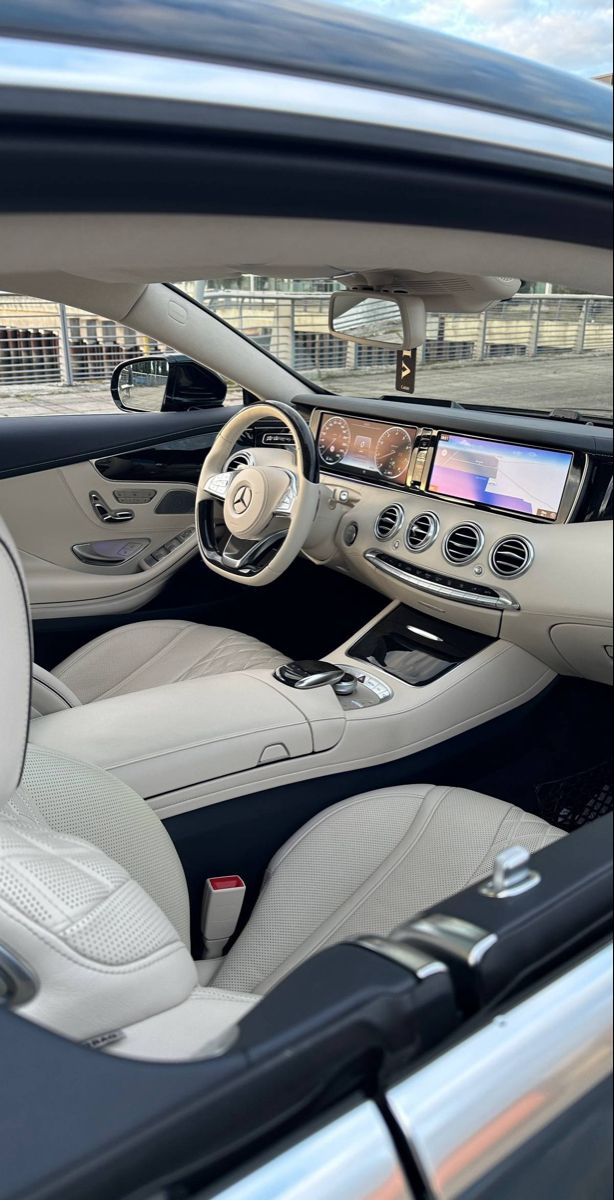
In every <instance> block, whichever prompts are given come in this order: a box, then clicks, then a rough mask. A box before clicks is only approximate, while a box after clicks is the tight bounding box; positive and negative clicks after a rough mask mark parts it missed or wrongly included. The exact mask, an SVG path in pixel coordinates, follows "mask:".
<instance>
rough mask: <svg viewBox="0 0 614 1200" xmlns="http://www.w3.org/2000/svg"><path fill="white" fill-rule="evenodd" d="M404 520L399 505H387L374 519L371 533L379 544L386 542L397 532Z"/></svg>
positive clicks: (403, 514)
mask: <svg viewBox="0 0 614 1200" xmlns="http://www.w3.org/2000/svg"><path fill="white" fill-rule="evenodd" d="M404 519H405V512H404V510H403V509H402V508H401V505H400V504H389V505H388V506H387V507H386V508H383V509H382V511H381V513H379V515H378V516H377V517H376V518H375V524H374V526H373V532H374V534H375V536H376V538H377V540H378V541H379V542H386V541H387V540H388V538H391V537H394V535H395V533H398V532H399V529H400V528H401V525H402V524H403V521H404Z"/></svg>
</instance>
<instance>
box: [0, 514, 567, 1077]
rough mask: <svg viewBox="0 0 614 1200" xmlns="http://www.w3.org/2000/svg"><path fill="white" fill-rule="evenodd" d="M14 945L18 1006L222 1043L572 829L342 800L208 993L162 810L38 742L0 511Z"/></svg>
mask: <svg viewBox="0 0 614 1200" xmlns="http://www.w3.org/2000/svg"><path fill="white" fill-rule="evenodd" d="M0 607H1V609H2V613H3V620H2V622H0V663H2V668H3V669H2V672H1V674H0V951H1V949H2V946H4V947H6V948H7V949H9V950H10V952H11V953H12V954H13V955H17V956H18V957H19V958H20V959H21V960H22V961H23V962H24V963H25V964H28V965H29V967H30V968H31V970H32V971H33V973H34V976H35V978H36V979H37V981H38V984H37V987H36V989H35V991H34V994H33V995H31V996H30V997H28V998H26V999H24V1000H23V1002H22V1003H21V1004H20V1005H19V1007H18V1008H17V1010H16V1011H17V1012H18V1013H19V1015H20V1016H21V1017H24V1018H29V1019H30V1020H33V1021H36V1022H38V1023H40V1024H41V1025H45V1026H47V1027H49V1028H51V1029H54V1030H56V1031H58V1032H60V1033H62V1034H64V1035H66V1036H67V1037H70V1038H73V1039H78V1040H91V1039H95V1040H97V1041H99V1040H100V1039H102V1040H103V1042H104V1044H105V1048H106V1052H107V1053H110V1054H124V1055H128V1056H133V1057H136V1058H155V1059H182V1058H189V1057H194V1056H198V1055H203V1054H207V1053H208V1052H209V1051H210V1049H211V1046H212V1042H214V1041H215V1039H217V1038H219V1037H220V1036H223V1035H225V1034H226V1033H227V1032H228V1030H229V1029H231V1028H232V1027H233V1026H234V1025H235V1024H236V1023H237V1021H239V1020H240V1019H241V1017H242V1016H244V1015H245V1013H246V1012H248V1011H249V1009H250V1008H252V1007H253V1005H254V1004H256V1003H257V1002H258V1000H259V998H260V996H261V995H262V994H263V993H264V992H266V991H268V990H270V989H271V988H272V987H274V986H275V984H276V983H277V982H278V980H279V979H281V978H282V977H283V976H284V975H285V974H287V973H288V972H289V971H290V970H292V969H293V967H295V966H296V965H297V964H298V963H299V962H301V961H303V960H304V959H305V958H307V957H308V956H309V955H312V954H314V953H315V952H316V951H317V950H319V949H320V948H321V947H323V946H326V945H330V944H332V943H334V942H338V941H341V940H344V939H348V938H352V937H354V936H356V935H357V934H365V933H377V934H384V935H385V934H387V933H388V932H390V931H391V930H392V929H393V928H394V926H395V925H397V924H398V923H399V922H400V921H401V920H404V919H407V918H408V917H410V916H412V915H413V914H415V912H416V911H417V910H419V909H420V908H422V907H424V906H426V905H431V904H434V903H436V902H438V901H440V900H441V899H443V898H444V897H446V896H447V895H449V894H451V893H452V892H454V891H456V890H457V889H459V888H462V887H465V886H466V885H467V884H469V883H471V882H472V881H474V880H478V879H481V878H483V877H485V876H486V875H488V874H489V873H490V871H491V868H492V864H493V860H494V857H495V855H496V853H497V852H498V851H499V850H500V849H502V848H503V847H504V846H506V845H509V844H511V843H517V842H519V841H520V842H521V843H522V844H524V845H525V846H527V847H528V848H529V849H530V850H538V849H540V848H541V847H542V846H545V845H547V844H548V843H549V842H551V841H553V840H554V839H556V838H557V837H560V836H562V835H561V834H560V832H559V831H557V830H554V829H552V828H550V826H548V825H546V824H545V823H544V822H543V821H540V820H539V819H538V818H536V817H534V816H531V815H529V814H526V813H524V812H522V811H521V810H519V809H517V808H514V807H513V806H512V805H509V804H503V803H501V802H500V801H498V800H494V799H492V798H491V797H488V796H481V795H479V794H477V793H475V792H470V791H466V790H464V789H459V788H453V787H434V786H431V785H419V786H415V785H414V786H408V787H399V788H394V789H385V790H382V791H375V792H369V793H367V794H365V795H362V796H356V797H352V798H351V799H349V800H344V801H342V802H341V803H340V804H337V805H335V806H334V807H332V808H329V809H327V810H325V811H324V812H322V813H320V814H319V815H318V816H317V817H315V818H314V819H313V820H312V821H311V822H310V823H309V824H307V825H305V826H304V827H303V828H302V829H300V830H299V831H298V833H296V834H295V835H294V837H293V838H291V839H290V841H289V842H287V843H286V845H285V846H283V847H282V848H281V850H280V851H279V852H278V853H277V855H276V856H275V858H274V859H273V861H272V862H271V864H270V866H269V870H268V873H267V878H266V881H265V884H264V887H263V889H262V893H261V895H260V898H259V900H258V902H257V904H256V908H255V911H254V913H253V915H252V917H251V919H250V921H249V923H248V925H247V927H246V929H245V930H244V932H243V934H242V936H241V937H240V938H239V939H238V941H237V942H236V944H235V946H234V947H233V948H232V950H231V951H230V953H229V954H228V955H227V956H226V957H225V958H223V959H221V960H220V963H219V967H218V970H217V973H216V974H215V975H214V976H213V977H212V978H211V979H209V980H208V985H207V986H206V987H203V986H201V984H200V982H199V967H198V964H196V963H195V962H194V961H193V960H192V957H191V955H190V951H189V939H188V929H189V908H188V896H187V888H186V883H185V878H184V875H183V869H182V867H181V863H180V861H179V858H178V856H177V854H176V851H175V848H174V846H173V844H172V842H171V840H170V838H169V836H168V834H167V833H166V830H165V829H164V827H163V825H162V824H161V822H160V821H159V819H158V817H157V816H156V815H155V814H154V813H153V812H152V811H151V810H150V808H149V807H148V805H147V804H146V803H145V801H144V800H143V799H141V797H140V796H138V795H137V794H136V793H135V792H133V791H132V790H131V789H130V788H128V787H127V786H126V785H125V784H123V783H121V782H120V781H119V780H117V779H116V778H115V777H113V776H112V775H109V774H107V773H106V772H104V771H102V770H100V769H99V768H95V767H92V766H90V765H88V764H84V763H81V762H78V761H75V760H73V759H71V758H67V757H66V756H64V755H59V754H57V753H55V752H52V751H49V750H46V749H42V748H39V747H35V746H32V747H31V748H30V749H29V750H28V751H27V753H26V748H27V735H28V724H29V721H28V717H29V708H30V687H31V646H30V627H29V622H28V616H27V608H26V598H25V587H24V582H23V577H22V575H21V570H20V565H19V561H18V557H17V553H16V551H15V548H14V545H13V544H12V542H11V540H10V538H9V535H8V533H7V531H6V529H5V528H4V526H3V525H2V523H1V522H0Z"/></svg>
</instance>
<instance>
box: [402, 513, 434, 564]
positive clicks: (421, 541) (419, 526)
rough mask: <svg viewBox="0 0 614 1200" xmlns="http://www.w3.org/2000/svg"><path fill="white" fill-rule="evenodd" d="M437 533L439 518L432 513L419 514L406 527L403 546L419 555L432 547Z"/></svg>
mask: <svg viewBox="0 0 614 1200" xmlns="http://www.w3.org/2000/svg"><path fill="white" fill-rule="evenodd" d="M438 533H439V517H437V516H436V515H435V513H432V512H425V513H420V516H419V517H414V519H413V521H411V522H410V524H409V525H408V527H407V531H406V533H405V545H406V546H407V549H408V550H413V552H414V554H421V553H422V551H423V550H428V549H429V547H430V546H432V545H433V542H434V541H435V540H436V538H437V535H438Z"/></svg>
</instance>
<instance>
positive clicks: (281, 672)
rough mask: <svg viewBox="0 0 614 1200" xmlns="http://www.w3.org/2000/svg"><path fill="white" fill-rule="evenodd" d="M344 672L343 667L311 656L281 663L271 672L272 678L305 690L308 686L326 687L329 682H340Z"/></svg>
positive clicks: (333, 683)
mask: <svg viewBox="0 0 614 1200" xmlns="http://www.w3.org/2000/svg"><path fill="white" fill-rule="evenodd" d="M345 674H346V673H345V671H344V670H343V667H336V666H335V664H334V663H329V662H322V661H320V659H313V658H304V659H301V660H300V661H298V662H290V663H283V665H282V666H281V667H278V668H277V670H276V671H274V672H273V676H274V678H275V679H279V681H280V682H281V683H285V684H286V687H291V688H301V689H303V690H305V691H307V690H309V689H310V688H318V687H326V686H327V685H329V684H330V685H332V686H333V687H334V686H335V685H336V684H339V683H341V682H342V680H343V679H344V677H345Z"/></svg>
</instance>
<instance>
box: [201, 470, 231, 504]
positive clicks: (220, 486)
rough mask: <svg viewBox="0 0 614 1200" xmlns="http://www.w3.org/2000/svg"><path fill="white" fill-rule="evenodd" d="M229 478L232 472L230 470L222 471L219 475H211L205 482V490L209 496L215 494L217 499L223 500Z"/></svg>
mask: <svg viewBox="0 0 614 1200" xmlns="http://www.w3.org/2000/svg"><path fill="white" fill-rule="evenodd" d="M231 479H232V474H231V472H230V471H224V472H222V473H221V474H219V475H212V476H211V477H210V479H208V480H207V482H206V484H205V490H206V491H207V492H209V494H210V495H211V496H215V497H216V499H217V500H225V498H226V492H227V491H228V486H229V484H230V480H231Z"/></svg>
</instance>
